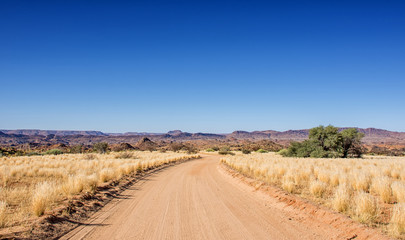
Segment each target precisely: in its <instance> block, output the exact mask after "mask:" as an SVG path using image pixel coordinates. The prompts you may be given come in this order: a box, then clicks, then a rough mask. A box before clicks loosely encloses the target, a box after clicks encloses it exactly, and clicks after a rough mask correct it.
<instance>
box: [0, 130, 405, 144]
mask: <svg viewBox="0 0 405 240" xmlns="http://www.w3.org/2000/svg"><path fill="white" fill-rule="evenodd" d="M342 129H345V128H340V130H342ZM357 129H358V130H359V131H360V132H363V133H364V134H365V137H364V138H363V142H364V143H366V144H391V145H395V144H398V145H404V144H405V132H394V131H388V130H384V129H376V128H365V129H364V128H357ZM308 132H309V130H308V129H301V130H288V131H274V130H266V131H253V132H247V131H234V132H232V133H229V134H214V133H188V132H182V131H180V130H174V131H169V132H167V133H147V132H140V133H139V132H127V133H103V132H101V131H64V130H37V129H19V130H0V145H3V146H4V145H6V146H13V145H19V144H25V143H37V144H60V143H63V144H92V143H94V142H100V141H105V142H108V143H122V142H128V143H135V142H137V141H139V140H140V139H141V138H142V137H148V138H150V139H152V140H154V141H156V140H158V141H159V140H160V141H190V140H223V141H231V140H244V139H246V140H262V139H268V140H273V141H282V142H288V141H302V140H304V139H307V138H308Z"/></svg>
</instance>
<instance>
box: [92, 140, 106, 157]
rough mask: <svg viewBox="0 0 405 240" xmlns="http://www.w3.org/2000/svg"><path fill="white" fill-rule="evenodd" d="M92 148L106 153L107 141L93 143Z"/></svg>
mask: <svg viewBox="0 0 405 240" xmlns="http://www.w3.org/2000/svg"><path fill="white" fill-rule="evenodd" d="M93 149H94V150H95V151H96V152H98V153H102V154H104V153H107V151H108V143H106V142H98V143H95V144H94V145H93Z"/></svg>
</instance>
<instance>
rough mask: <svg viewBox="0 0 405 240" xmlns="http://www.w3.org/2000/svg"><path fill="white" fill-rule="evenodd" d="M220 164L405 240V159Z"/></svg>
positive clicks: (276, 158) (249, 158)
mask: <svg viewBox="0 0 405 240" xmlns="http://www.w3.org/2000/svg"><path fill="white" fill-rule="evenodd" d="M221 162H222V163H223V164H225V165H226V166H228V167H230V168H232V169H234V170H236V171H237V172H239V173H241V174H243V175H245V176H247V177H251V178H254V179H256V180H259V181H262V182H265V183H267V184H269V185H275V186H278V187H280V188H282V189H284V190H285V191H287V192H290V193H293V194H299V195H300V196H302V197H304V198H308V199H310V200H313V201H315V202H317V203H321V204H323V205H325V206H327V207H330V208H332V209H334V210H335V211H338V212H341V213H344V214H346V215H348V216H350V217H352V218H353V219H355V220H357V221H359V222H361V223H365V224H367V225H371V226H379V227H381V228H382V229H383V230H384V231H385V232H388V233H389V234H391V235H392V236H395V237H399V238H401V239H404V238H405V220H403V219H405V218H404V216H405V207H403V206H404V205H403V204H405V158H400V157H371V156H367V157H365V158H364V159H337V158H333V159H330V158H324V159H316V158H305V159H304V158H291V157H290V158H289V157H282V156H280V155H278V154H275V153H252V154H249V155H246V154H240V153H238V154H236V155H235V156H224V157H223V158H222V159H221ZM383 209H385V210H384V211H383ZM382 212H383V213H384V214H385V215H384V216H383V215H381V213H382ZM387 219H388V220H387ZM389 219H391V220H389ZM386 225H388V227H384V226H386Z"/></svg>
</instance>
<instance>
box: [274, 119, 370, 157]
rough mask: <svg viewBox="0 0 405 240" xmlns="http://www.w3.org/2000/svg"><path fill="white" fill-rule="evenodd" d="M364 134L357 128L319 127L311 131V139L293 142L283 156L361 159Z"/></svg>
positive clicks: (283, 152)
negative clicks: (340, 129)
mask: <svg viewBox="0 0 405 240" xmlns="http://www.w3.org/2000/svg"><path fill="white" fill-rule="evenodd" d="M363 137H364V134H363V133H361V132H359V131H358V130H357V129H355V128H348V129H344V130H342V131H340V132H339V129H338V128H336V127H334V126H331V125H329V126H326V127H324V126H322V125H321V126H319V127H315V128H312V129H310V130H309V139H308V140H305V141H303V142H292V143H291V144H290V147H289V148H288V149H287V150H286V151H282V152H281V155H283V156H287V157H313V158H338V157H342V158H347V157H357V158H358V157H361V155H362V153H363V147H362V145H361V139H362V138H363Z"/></svg>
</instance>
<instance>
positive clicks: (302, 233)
mask: <svg viewBox="0 0 405 240" xmlns="http://www.w3.org/2000/svg"><path fill="white" fill-rule="evenodd" d="M218 163H219V156H205V157H203V158H202V159H197V160H193V161H189V162H186V163H182V164H179V165H177V166H173V167H170V168H168V169H165V170H163V171H161V172H159V173H157V174H154V175H152V176H149V177H147V179H144V180H142V181H140V182H138V183H136V184H135V185H133V186H132V187H131V188H130V189H128V190H126V191H125V192H124V193H123V195H122V198H121V199H116V200H114V201H112V202H111V203H109V204H108V205H106V206H105V207H104V208H103V209H102V210H101V211H100V212H98V213H97V214H95V215H94V216H93V217H92V218H91V219H90V220H89V222H88V224H86V225H82V226H80V227H78V228H76V229H74V230H73V231H72V232H70V233H69V234H67V235H65V236H64V237H63V238H62V239H97V240H101V239H176V240H177V239H336V238H337V237H336V236H338V235H339V234H340V233H339V232H337V231H336V230H335V229H334V228H332V227H330V226H328V224H322V225H321V224H317V223H316V222H314V221H303V220H302V219H299V218H297V217H296V215H293V214H292V213H291V212H289V211H287V210H285V209H284V208H283V207H282V206H283V205H282V204H280V203H279V202H277V200H276V199H273V198H271V197H266V196H264V194H260V193H258V192H256V191H254V189H252V188H251V187H248V186H245V185H243V184H241V183H240V182H238V181H237V180H235V179H233V178H232V177H231V176H229V175H227V174H226V173H224V171H223V170H221V169H220V168H219V167H218V166H219V165H218Z"/></svg>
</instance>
